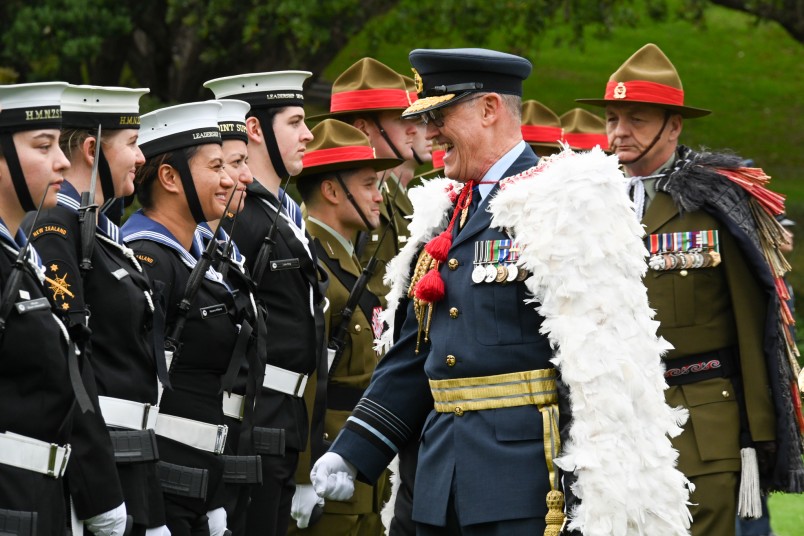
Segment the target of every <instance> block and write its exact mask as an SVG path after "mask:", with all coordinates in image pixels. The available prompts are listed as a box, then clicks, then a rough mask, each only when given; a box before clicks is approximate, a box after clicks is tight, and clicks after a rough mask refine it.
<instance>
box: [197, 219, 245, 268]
mask: <svg viewBox="0 0 804 536" xmlns="http://www.w3.org/2000/svg"><path fill="white" fill-rule="evenodd" d="M196 235H201V238H202V239H203V241H204V242H203V244H202V246H201V247H205V246H206V245H207V244H208V243H209V240H210V239H211V238H212V229H211V228H210V226H209V224H208V223H207V222H201V223H199V224H198V227H197V228H196ZM217 238H218V243H219V244H220V246H221V248H223V247H226V244H227V243H229V234H228V233H227V232H226V231H225V230H224V229H223V227H218V235H217ZM229 258H230V259H232V261H234V262H235V263H237V264H239V265H242V264H243V262H244V261H245V260H246V258H245V257H243V255H242V254H241V253H240V250H239V249H238V247H237V244H235V243H234V241H232V251H231V252H230V253H229Z"/></svg>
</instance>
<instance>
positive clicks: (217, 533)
mask: <svg viewBox="0 0 804 536" xmlns="http://www.w3.org/2000/svg"><path fill="white" fill-rule="evenodd" d="M207 520H208V521H207V522H208V523H209V536H223V533H224V532H226V510H224V509H223V508H215V509H214V510H210V511H209V512H207Z"/></svg>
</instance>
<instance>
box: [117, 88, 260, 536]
mask: <svg viewBox="0 0 804 536" xmlns="http://www.w3.org/2000/svg"><path fill="white" fill-rule="evenodd" d="M220 108H221V105H220V104H219V103H216V102H204V103H191V104H184V105H179V106H173V107H169V108H164V109H161V110H157V111H155V112H151V113H149V114H146V115H143V116H142V128H141V130H140V140H139V143H140V148H141V149H142V151H143V153H144V154H145V157H146V163H145V165H144V166H143V167H142V168H140V170H138V174H137V196H138V198H139V200H140V203H141V204H142V206H143V208H142V210H140V211H138V212H136V213H135V214H133V215H132V216H131V217H130V218H129V219H128V221H127V222H126V224H125V225H124V226H123V228H122V232H123V237H124V240H125V242H126V244H127V245H129V246H130V247H131V248H132V249H133V250H134V252H135V256H136V257H137V259H138V260H139V261H140V263H141V264H142V266H143V268H144V269H145V272H146V273H147V275H148V277H149V278H150V279H151V281H152V284H153V286H154V289H157V290H156V292H161V295H162V300H163V303H164V307H165V311H166V326H167V327H166V331H165V334H166V341H168V342H169V349H170V350H171V353H170V354H169V355H168V359H169V361H170V363H171V364H170V366H169V371H170V384H171V387H172V388H171V389H165V390H164V392H163V393H162V396H161V399H160V404H159V405H160V411H159V417H158V419H157V424H156V434H157V444H158V446H159V454H160V476H161V479H162V486H163V490H164V497H165V511H166V512H165V513H166V517H167V526H168V528H169V529H170V532H171V533H172V534H174V535H189V534H207V533H209V534H211V535H221V534H224V533H225V530H226V513H225V510H224V509H223V505H224V501H225V492H224V486H223V473H224V461H223V458H222V456H221V454H224V453H231V451H230V450H228V449H227V448H226V445H227V443H226V435H227V430H228V429H227V427H226V426H225V424H224V413H223V407H222V404H223V388H224V385H223V384H224V379H225V376H226V372H227V370H229V366H230V362H231V361H232V360H237V362H238V363H239V362H240V361H239V360H240V359H242V355H241V354H242V352H245V351H247V350H248V341H247V340H246V341H243V340H242V339H241V338H244V337H245V338H248V337H249V336H250V333H249V332H250V331H251V330H250V329H248V328H246V326H245V324H240V323H239V321H240V320H241V319H240V318H238V316H237V315H236V314H235V313H236V307H235V303H234V294H233V289H232V288H231V287H230V286H229V285H228V284H227V283H226V281H225V280H224V279H223V277H222V276H221V274H220V273H219V272H218V271H216V270H215V269H214V268H213V267H212V266H211V265H208V267H207V268H206V270H203V275H202V276H200V281H199V284H198V286H197V287H196V291H195V292H194V294H195V295H194V296H192V295H188V293H187V286H188V280H189V279H190V275H191V273H192V272H193V269H194V268H195V267H196V265H197V264H198V263H199V262H204V263H205V264H207V263H206V260H205V259H204V258H202V244H203V242H202V240H201V237H200V236H199V235H198V234H197V232H196V227H197V225H198V224H199V223H201V222H203V221H209V220H216V219H219V218H221V217H222V216H223V215H224V209H225V207H226V202H227V200H228V199H229V198H230V197H231V194H232V189H233V188H234V186H235V185H234V181H232V180H231V178H230V177H229V176H228V175H227V174H226V173H225V172H224V171H223V166H224V163H223V157H222V151H221V147H220V144H221V137H220V130H219V128H218V113H219V110H220ZM203 267H204V265H202V268H203ZM196 273H197V274H198V272H196ZM185 299H186V300H187V302H189V303H185V304H184V306H183V307H186V308H185V309H184V310H186V313H183V312H182V309H181V308H180V302H182V300H185ZM182 323H183V329H180V328H181V326H182ZM166 347H167V346H166ZM171 354H172V355H171ZM235 370H236V369H235Z"/></svg>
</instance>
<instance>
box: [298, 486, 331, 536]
mask: <svg viewBox="0 0 804 536" xmlns="http://www.w3.org/2000/svg"><path fill="white" fill-rule="evenodd" d="M315 505H320V506H324V499H323V498H321V497H319V496H318V494H317V493H316V492H315V490H314V489H313V485H312V484H301V485H297V486H296V493H294V494H293V500H292V501H291V503H290V517H292V518H293V519H295V520H296V526H297V527H299V528H300V529H306V528H307V526H308V525H309V524H310V515H311V514H312V513H313V508H315Z"/></svg>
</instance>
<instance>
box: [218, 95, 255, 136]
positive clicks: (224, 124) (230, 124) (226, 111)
mask: <svg viewBox="0 0 804 536" xmlns="http://www.w3.org/2000/svg"><path fill="white" fill-rule="evenodd" d="M216 102H219V103H220V104H221V111H220V113H218V129H220V131H221V139H222V140H223V141H226V140H240V141H244V142H246V143H248V133H247V132H246V114H248V111H249V109H250V108H251V106H250V105H249V103H247V102H246V101H241V100H235V99H218V100H217V101H216Z"/></svg>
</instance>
